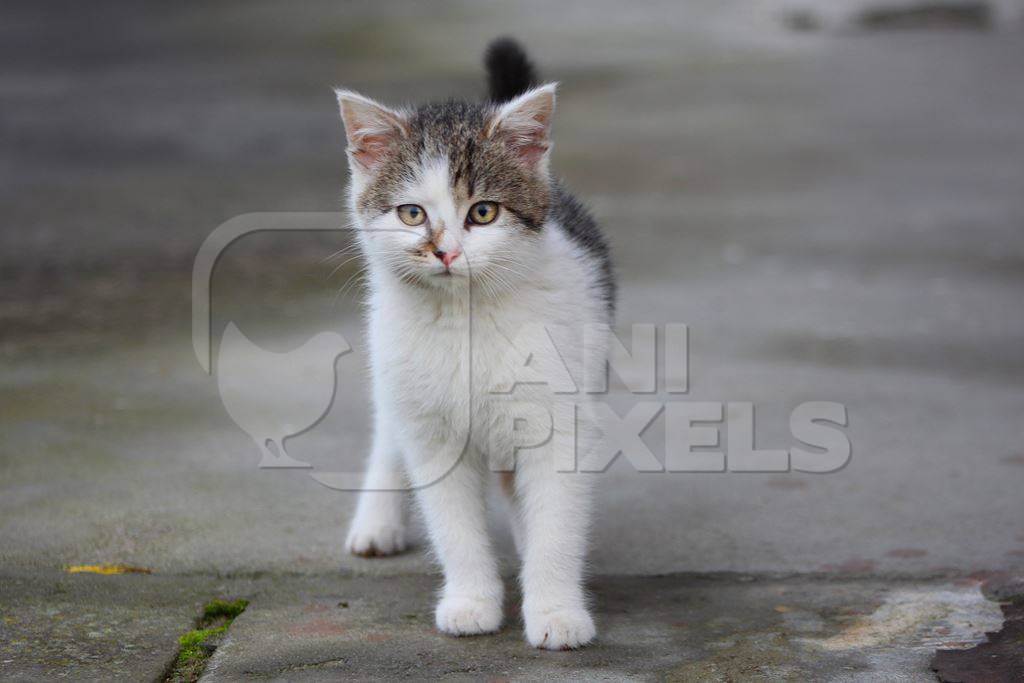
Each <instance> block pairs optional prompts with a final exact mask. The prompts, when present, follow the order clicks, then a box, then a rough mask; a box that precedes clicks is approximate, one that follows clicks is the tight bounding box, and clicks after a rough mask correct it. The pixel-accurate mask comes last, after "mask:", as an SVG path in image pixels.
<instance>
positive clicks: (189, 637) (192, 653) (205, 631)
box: [178, 626, 228, 661]
mask: <svg viewBox="0 0 1024 683" xmlns="http://www.w3.org/2000/svg"><path fill="white" fill-rule="evenodd" d="M227 630H228V627H227V626H218V627H216V628H197V629H193V630H191V631H189V632H188V633H185V634H183V635H182V636H181V637H180V638H178V645H180V646H181V650H180V651H179V652H178V659H179V660H184V661H190V660H193V659H198V658H200V657H205V656H206V652H205V651H204V650H203V643H205V642H206V641H207V640H209V639H210V638H211V637H213V636H219V635H221V634H222V633H224V632H225V631H227Z"/></svg>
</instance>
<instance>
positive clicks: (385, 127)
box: [334, 89, 409, 173]
mask: <svg viewBox="0 0 1024 683" xmlns="http://www.w3.org/2000/svg"><path fill="white" fill-rule="evenodd" d="M334 94H335V95H337V97H338V107H339V108H340V109H341V120H342V121H343V122H344V123H345V137H346V138H348V154H349V157H351V159H352V160H353V162H354V165H356V166H358V167H360V168H363V169H365V170H367V171H369V172H371V173H372V172H373V171H374V169H376V168H377V167H378V166H380V164H381V162H382V161H384V159H386V158H387V156H388V154H390V153H391V151H392V150H393V149H394V146H395V144H396V143H397V142H398V140H399V139H401V138H403V137H405V136H407V135H408V134H409V127H408V124H407V122H406V120H405V117H404V116H403V115H402V114H401V113H399V112H396V111H393V110H391V109H388V108H387V107H385V106H383V105H381V104H377V103H376V102H374V101H373V100H371V99H369V98H368V97H363V96H362V95H360V94H359V93H354V92H352V91H351V90H337V89H335V91H334Z"/></svg>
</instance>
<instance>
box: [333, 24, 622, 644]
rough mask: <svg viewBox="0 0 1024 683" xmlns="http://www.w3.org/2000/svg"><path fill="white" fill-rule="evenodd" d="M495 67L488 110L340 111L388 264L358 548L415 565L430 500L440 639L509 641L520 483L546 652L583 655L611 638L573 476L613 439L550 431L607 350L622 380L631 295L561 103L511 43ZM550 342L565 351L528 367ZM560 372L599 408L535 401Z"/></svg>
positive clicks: (363, 106)
mask: <svg viewBox="0 0 1024 683" xmlns="http://www.w3.org/2000/svg"><path fill="white" fill-rule="evenodd" d="M485 61H486V65H487V69H488V75H489V81H490V88H491V93H490V101H486V102H465V101H455V100H449V101H447V102H444V103H441V104H427V105H423V106H419V107H416V108H413V109H408V110H405V109H392V108H388V107H385V106H383V105H380V104H378V103H376V102H374V101H372V100H370V99H367V98H366V97H363V96H361V95H358V94H356V93H353V92H350V91H344V90H342V91H338V93H337V95H338V101H339V104H340V107H341V116H342V119H343V121H344V124H345V132H346V135H347V139H348V156H349V165H350V168H351V184H350V188H349V201H350V209H351V212H352V215H353V216H354V217H355V222H356V226H357V228H358V233H357V234H358V236H359V242H360V245H361V247H362V249H363V251H364V253H365V257H366V259H367V261H368V273H369V275H368V285H369V333H368V343H369V348H370V352H371V354H370V355H371V370H372V376H373V393H374V396H373V398H374V404H375V409H376V410H375V426H374V445H373V449H372V453H371V455H370V460H369V467H368V471H367V475H366V481H365V486H364V491H363V492H362V493H361V494H360V499H359V503H358V507H357V510H356V514H355V517H354V519H353V521H352V526H351V530H350V532H349V535H348V540H347V546H348V549H349V550H350V551H351V552H353V553H355V554H357V555H364V556H374V555H389V554H392V553H396V552H399V551H401V550H403V549H404V548H405V523H404V521H403V496H402V493H401V491H402V490H403V489H405V490H407V489H408V488H412V489H413V490H414V491H415V494H416V498H417V500H418V502H419V506H420V508H421V509H422V512H423V514H424V516H425V518H426V527H427V529H428V532H429V535H430V539H431V542H432V545H433V548H434V550H435V553H436V557H437V559H438V560H439V562H440V564H441V566H442V568H443V571H444V588H443V590H442V593H441V597H440V602H439V603H438V605H437V611H436V622H437V627H438V628H439V629H440V630H441V631H444V632H445V633H450V634H454V635H469V634H475V633H487V632H493V631H497V630H498V629H499V628H500V626H501V623H502V618H503V586H502V581H501V577H500V575H499V567H498V562H497V560H496V557H495V554H494V551H493V549H492V546H491V541H490V539H489V537H488V533H487V523H486V515H485V497H486V496H485V493H486V491H487V489H488V487H487V483H488V479H489V478H491V476H490V473H491V472H492V471H494V470H496V469H502V470H512V469H513V468H514V472H508V473H506V474H505V475H503V476H502V477H501V479H503V483H504V484H505V485H504V487H503V488H504V491H505V494H506V495H507V496H509V498H510V500H511V503H512V510H513V520H512V521H513V530H514V533H515V536H516V544H517V547H518V549H519V552H520V555H521V558H522V571H521V582H522V591H523V619H524V622H525V631H526V638H527V640H528V641H529V642H530V643H531V644H532V645H534V646H536V647H542V648H550V649H565V648H575V647H579V646H582V645H584V644H586V643H588V642H589V641H591V640H592V639H593V638H594V635H595V628H594V622H593V620H592V618H591V616H590V614H589V612H588V610H587V605H586V596H585V593H584V587H583V573H584V559H585V557H584V556H585V552H586V537H587V531H588V522H589V517H590V505H591V503H590V491H589V488H590V487H589V485H588V481H587V479H586V476H585V475H582V474H578V473H572V472H564V471H560V470H564V469H567V468H565V467H563V466H562V465H561V464H559V463H566V462H569V463H570V467H571V463H572V462H573V459H574V455H575V453H574V452H573V451H574V449H575V448H578V447H579V444H587V443H591V442H592V440H593V439H594V438H596V434H595V433H594V432H593V430H592V429H588V428H586V427H585V426H575V425H574V424H570V425H568V426H566V424H565V422H564V421H563V420H554V419H546V418H545V416H552V415H555V414H556V413H558V414H562V415H564V414H565V411H564V410H562V409H565V408H568V409H570V410H572V409H573V407H574V405H575V404H578V403H579V402H580V401H584V400H586V396H585V394H584V393H583V392H582V387H583V386H584V373H589V372H603V371H604V363H603V357H604V354H605V353H606V349H605V341H604V339H603V338H601V337H598V338H597V339H594V338H591V337H588V341H587V344H588V351H589V353H588V354H587V355H588V357H589V358H590V359H593V358H594V357H598V358H600V359H602V362H600V363H597V364H594V363H590V362H587V363H584V355H585V354H584V335H583V330H584V327H585V326H588V325H590V326H593V325H597V326H601V325H610V324H611V318H612V315H613V308H614V294H615V292H614V282H613V280H612V272H611V266H610V262H609V257H608V249H607V247H606V244H605V241H604V239H603V237H602V236H601V233H600V232H599V230H598V228H597V226H596V225H595V223H594V221H593V220H592V219H591V218H590V216H589V215H588V214H587V213H586V211H585V210H584V209H583V207H582V206H581V205H580V204H579V203H578V202H577V201H576V200H575V199H574V198H573V197H572V196H570V195H569V194H568V193H567V192H566V191H565V190H563V189H562V188H561V186H560V185H559V184H558V183H557V182H556V181H555V180H553V179H552V178H551V177H550V174H549V170H548V164H549V156H550V152H551V141H550V129H551V119H552V114H553V113H554V108H555V85H554V84H547V85H540V86H537V85H536V80H535V76H534V70H533V68H532V66H531V65H530V63H529V61H528V60H527V58H526V56H525V54H524V53H523V51H522V49H521V48H520V47H519V46H518V45H517V44H516V43H515V42H513V41H511V40H508V39H501V40H498V41H495V42H494V43H493V44H492V45H491V46H490V47H489V48H488V52H487V56H486V60H485ZM531 329H532V330H536V329H543V330H544V333H543V334H545V335H547V337H546V338H545V340H544V342H545V343H539V344H534V343H533V342H535V341H536V339H534V340H533V342H531V343H530V344H531V348H530V350H529V352H528V353H525V354H524V353H520V352H518V351H516V352H510V351H509V349H516V348H517V345H518V344H519V342H517V340H521V339H522V338H523V333H524V330H531ZM548 341H549V342H550V343H546V342H548ZM538 348H539V349H540V351H538ZM545 354H547V355H548V358H546V359H545V358H543V357H542V356H544V355H545ZM556 354H557V355H556ZM546 361H550V362H552V363H555V364H556V365H559V366H560V367H562V368H564V369H565V371H566V372H567V373H568V375H569V376H570V377H571V380H570V382H571V383H572V384H573V385H575V387H579V388H580V391H577V392H574V393H573V392H572V391H571V389H572V387H571V386H570V390H569V391H566V390H565V387H562V388H561V389H558V388H553V387H552V386H549V385H544V384H541V383H536V382H534V383H524V380H523V377H524V375H528V374H529V373H528V372H527V370H526V369H524V367H528V368H534V369H535V368H536V367H543V366H544V364H545V362H546ZM585 366H586V367H585ZM551 367H555V366H551ZM524 405H526V406H527V407H531V406H532V407H533V408H536V409H537V411H535V412H534V413H531V414H529V415H526V414H525V413H524V412H523V407H524ZM560 410H561V411H562V412H559V411H560ZM527 413H529V411H527ZM538 416H539V417H538ZM526 417H529V419H525V418H526ZM524 425H525V426H524ZM523 446H532V447H530V448H525V447H523ZM517 447H522V448H518V449H517Z"/></svg>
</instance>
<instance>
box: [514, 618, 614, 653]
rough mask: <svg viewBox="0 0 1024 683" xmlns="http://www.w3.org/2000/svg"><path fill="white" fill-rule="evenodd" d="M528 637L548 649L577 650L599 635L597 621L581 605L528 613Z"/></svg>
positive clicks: (535, 644)
mask: <svg viewBox="0 0 1024 683" xmlns="http://www.w3.org/2000/svg"><path fill="white" fill-rule="evenodd" d="M523 616H524V619H525V621H526V640H527V641H529V643H530V645H533V646H534V647H540V648H544V649H545V650H574V649H576V648H578V647H582V646H584V645H586V644H587V643H589V642H590V641H592V640H593V639H594V636H596V635H597V629H596V628H594V620H593V619H591V618H590V615H589V614H587V611H586V610H585V609H582V608H575V609H556V610H551V611H546V612H543V611H540V610H537V611H534V612H527V613H526V614H524V615H523Z"/></svg>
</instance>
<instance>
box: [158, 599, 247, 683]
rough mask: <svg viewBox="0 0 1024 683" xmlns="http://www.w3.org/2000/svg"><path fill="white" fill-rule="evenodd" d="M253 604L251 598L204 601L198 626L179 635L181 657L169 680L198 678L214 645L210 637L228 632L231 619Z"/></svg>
mask: <svg viewBox="0 0 1024 683" xmlns="http://www.w3.org/2000/svg"><path fill="white" fill-rule="evenodd" d="M248 606H249V601H248V600H211V601H210V602H208V603H206V604H205V605H203V613H202V615H201V616H200V617H199V619H197V620H196V628H194V629H192V630H191V631H188V632H186V633H183V634H182V635H181V636H180V637H179V638H178V646H179V649H178V658H177V660H176V661H175V663H174V668H173V669H171V672H170V673H169V674H168V675H167V680H168V681H175V682H178V681H182V682H185V681H187V682H192V681H198V680H199V677H200V676H201V675H202V673H203V669H205V668H206V660H207V659H209V657H210V654H211V652H212V651H213V648H210V647H207V645H206V644H207V641H209V640H211V639H216V638H218V637H220V636H222V635H224V634H225V633H227V630H228V627H229V626H231V622H233V621H234V620H235V617H237V616H238V615H239V614H241V613H242V612H244V611H245V608H246V607H248Z"/></svg>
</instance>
